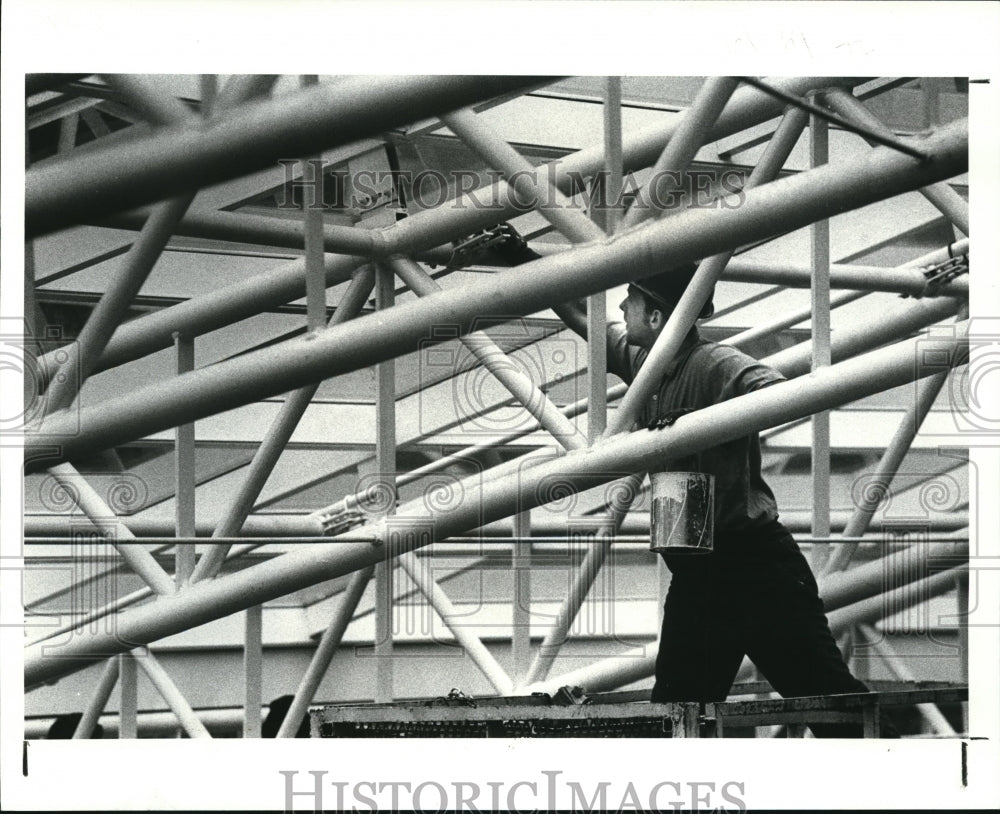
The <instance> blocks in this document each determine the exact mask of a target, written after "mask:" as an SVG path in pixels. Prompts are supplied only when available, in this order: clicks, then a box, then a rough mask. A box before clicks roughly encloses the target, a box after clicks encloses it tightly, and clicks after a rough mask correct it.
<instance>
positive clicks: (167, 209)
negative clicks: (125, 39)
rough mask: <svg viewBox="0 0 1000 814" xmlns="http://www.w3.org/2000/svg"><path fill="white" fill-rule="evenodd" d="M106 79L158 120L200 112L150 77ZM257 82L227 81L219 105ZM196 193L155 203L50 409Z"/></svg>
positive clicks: (73, 385) (95, 352) (73, 351)
mask: <svg viewBox="0 0 1000 814" xmlns="http://www.w3.org/2000/svg"><path fill="white" fill-rule="evenodd" d="M108 80H109V83H110V84H111V85H112V87H115V88H116V89H117V90H118V91H119V92H120V93H122V94H123V95H124V96H125V97H126V98H127V99H128V100H129V101H130V102H132V103H133V104H134V105H135V106H136V107H138V108H139V109H140V110H141V111H142V112H143V113H145V114H146V115H147V116H148V117H149V119H150V120H151V121H153V122H154V123H156V124H171V123H181V122H185V121H188V120H190V119H194V118H196V117H195V116H194V114H192V113H191V112H190V111H189V110H188V108H187V106H186V105H184V104H183V103H182V102H180V101H179V100H177V99H175V98H173V97H165V96H163V95H162V94H159V93H157V92H156V91H157V89H156V88H155V87H152V86H151V83H150V82H149V80H147V79H144V78H141V77H135V76H111V77H108ZM257 88H258V86H257V85H256V84H254V83H249V82H241V83H236V84H233V85H231V86H229V87H227V89H226V91H224V93H223V96H222V98H221V100H220V108H221V109H223V110H224V109H231V108H232V107H234V106H235V105H238V104H240V103H242V102H243V101H245V100H246V99H248V98H250V96H251V95H252V94H253V93H254V92H255V91H256V90H257ZM194 197H195V193H193V192H192V193H185V194H184V195H181V196H179V197H177V198H174V199H172V200H169V201H165V202H163V203H160V204H157V205H156V206H155V207H154V209H153V211H152V212H151V214H150V216H149V218H148V219H147V220H146V222H145V223H144V224H143V226H142V229H141V231H140V232H139V236H138V238H137V239H136V241H135V243H133V244H132V246H131V248H130V249H129V250H128V253H127V254H126V255H125V259H124V261H123V263H122V264H121V266H119V267H118V269H117V270H116V271H115V274H114V277H113V279H112V280H110V281H109V284H108V287H107V288H106V290H105V291H104V293H103V294H102V295H101V299H100V301H99V302H98V303H97V306H96V307H95V308H94V310H93V311H92V312H91V314H90V316H89V317H88V319H87V322H86V324H85V325H84V326H83V329H82V330H81V331H80V335H79V336H78V337H77V339H76V341H75V342H71V343H70V344H69V345H67V346H66V348H64V349H62V350H63V351H65V352H66V353H68V354H69V358H68V359H67V361H66V362H65V363H64V364H63V365H62V366H61V367H60V369H59V373H60V375H58V376H56V377H54V379H53V383H52V385H51V387H50V388H49V391H48V392H47V394H46V399H45V406H46V410H47V411H49V412H55V411H57V410H61V409H63V408H64V407H69V406H70V405H71V404H72V403H73V400H74V399H75V398H76V396H77V394H78V393H79V391H80V389H81V388H82V387H83V384H84V382H86V380H87V377H88V376H90V374H91V372H93V370H94V368H95V367H96V365H97V363H98V359H99V358H100V357H101V354H102V353H104V350H105V348H106V347H107V344H108V341H109V340H110V339H111V337H112V335H113V334H114V332H115V329H116V328H117V327H118V325H119V324H120V323H121V321H122V319H123V318H124V317H125V314H126V313H127V312H128V309H129V306H130V305H131V304H132V301H133V300H134V299H135V296H136V294H138V293H139V290H140V289H141V288H142V286H143V284H144V283H145V282H146V279H147V278H148V277H149V274H150V272H152V270H153V267H154V266H155V265H156V263H157V261H158V260H159V258H160V255H161V254H162V253H163V249H164V248H165V247H166V245H167V242H168V241H169V240H170V237H171V235H172V234H173V232H174V229H175V227H176V226H177V224H178V223H179V222H180V220H181V218H182V217H183V216H184V213H185V212H186V211H187V209H188V207H189V206H190V205H191V202H192V201H193V200H194Z"/></svg>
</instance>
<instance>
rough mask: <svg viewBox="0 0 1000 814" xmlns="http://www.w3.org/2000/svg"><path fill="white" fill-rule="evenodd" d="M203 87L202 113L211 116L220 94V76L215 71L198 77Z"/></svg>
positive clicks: (206, 116)
mask: <svg viewBox="0 0 1000 814" xmlns="http://www.w3.org/2000/svg"><path fill="white" fill-rule="evenodd" d="M198 85H199V87H200V88H201V115H202V118H205V119H207V118H210V117H211V115H212V111H213V110H215V100H216V98H218V96H219V77H218V76H216V75H215V74H214V73H203V74H202V75H201V76H200V77H199V79H198Z"/></svg>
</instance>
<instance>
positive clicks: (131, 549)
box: [49, 463, 176, 596]
mask: <svg viewBox="0 0 1000 814" xmlns="http://www.w3.org/2000/svg"><path fill="white" fill-rule="evenodd" d="M49 474H51V475H52V476H53V477H54V478H55V479H56V480H57V481H58V482H59V484H60V485H61V486H62V487H63V489H65V490H66V493H67V494H68V495H69V496H70V497H71V498H72V499H73V501H74V502H75V503H76V504H77V505H78V506H79V507H80V509H81V510H82V511H83V512H84V513H85V514H86V515H87V517H89V518H90V520H91V522H92V523H93V524H94V525H95V526H98V527H99V528H101V529H102V530H110V531H111V533H112V537H111V539H110V540H109V541H108V542H109V543H110V544H111V545H112V546H114V548H115V549H116V550H117V551H118V553H119V554H120V555H121V557H122V559H123V560H124V561H125V562H126V564H127V565H128V566H129V568H131V569H132V570H133V571H135V572H136V573H137V574H138V575H139V576H141V577H142V579H143V580H144V581H145V583H146V584H147V585H148V586H149V587H150V588H152V589H153V590H154V591H155V592H156V593H158V594H160V595H164V596H165V595H170V594H173V593H174V591H175V590H176V586H175V585H174V581H173V580H172V579H171V578H170V577H169V576H168V575H167V572H166V571H164V570H163V568H161V567H160V564H159V563H158V562H157V561H156V560H155V559H153V555H152V554H150V553H149V552H148V551H147V550H146V549H145V548H143V547H142V546H141V545H129V544H128V541H130V540H134V539H135V535H134V534H132V532H130V531H129V530H128V528H127V527H125V526H124V525H123V524H121V523H119V522H118V516H117V515H116V514H115V513H114V511H112V509H111V507H109V506H108V505H107V504H106V503H105V502H104V500H103V499H102V498H101V496H100V495H99V494H98V493H97V492H96V491H95V490H94V489H93V487H91V485H90V484H89V483H88V482H87V479H86V478H85V477H83V475H81V474H80V473H79V472H77V471H76V469H75V468H74V467H73V466H72V465H71V464H68V463H62V464H56V465H55V466H52V467H49ZM119 539H122V540H124V541H125V542H124V543H122V544H119V542H118V540H119Z"/></svg>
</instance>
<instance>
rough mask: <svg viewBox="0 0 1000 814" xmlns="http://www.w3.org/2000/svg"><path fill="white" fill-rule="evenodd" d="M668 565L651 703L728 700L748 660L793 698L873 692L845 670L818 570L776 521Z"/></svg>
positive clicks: (826, 732) (825, 733) (829, 727)
mask: <svg viewBox="0 0 1000 814" xmlns="http://www.w3.org/2000/svg"><path fill="white" fill-rule="evenodd" d="M665 559H666V561H667V565H668V567H669V568H670V571H671V580H670V589H669V590H668V591H667V598H666V602H665V604H664V615H663V630H662V632H661V635H660V649H659V653H658V655H657V659H656V684H655V685H654V687H653V700H654V701H703V702H707V701H724V700H725V699H726V696H727V694H728V692H729V689H730V687H731V686H732V683H733V680H734V679H735V677H736V673H737V671H738V670H739V667H740V664H741V662H742V661H743V657H744V656H749V658H750V660H751V661H752V662H753V663H754V664H755V665H756V666H757V668H758V669H759V670H760V671H761V673H763V675H764V677H765V678H767V680H768V681H769V682H770V684H771V686H772V687H774V689H775V690H777V691H778V693H780V694H781V695H782V696H784V697H786V698H787V697H793V696H803V695H828V694H835V693H857V692H868V688H867V687H866V686H865V685H864V684H863V683H862V682H860V681H858V679H856V678H855V677H854V676H852V675H851V673H850V671H849V670H848V669H847V665H846V664H844V660H843V658H842V657H841V654H840V651H839V650H838V648H837V644H836V642H835V641H834V638H833V635H832V634H831V633H830V627H829V625H828V624H827V621H826V615H825V614H824V611H823V603H822V600H820V598H819V592H818V588H817V586H816V580H815V579H814V577H813V574H812V570H811V569H810V568H809V564H808V563H807V562H806V559H805V557H803V556H802V553H801V552H800V551H799V548H798V545H797V544H796V543H795V540H794V539H793V538H792V536H791V535H790V534H789V533H788V531H787V530H786V529H785V528H784V527H783V526H781V525H780V524H779V523H777V522H775V523H773V524H772V525H769V526H768V527H766V529H763V530H761V531H760V532H757V533H755V534H753V535H744V536H742V537H741V538H726V537H722V538H717V540H716V548H715V551H714V552H712V553H711V554H704V555H698V554H695V555H686V556H685V555H681V556H679V557H678V556H672V555H667V556H666V557H665ZM889 728H890V731H889V732H886V733H885V734H886V735H887V736H890V737H891V736H892V734H893V733H892V730H891V725H890V727H889ZM811 729H812V730H813V734H814V735H816V736H817V737H861V736H862V734H863V733H862V728H861V726H860V725H854V724H815V725H813V726H812V727H811Z"/></svg>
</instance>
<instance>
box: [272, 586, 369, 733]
mask: <svg viewBox="0 0 1000 814" xmlns="http://www.w3.org/2000/svg"><path fill="white" fill-rule="evenodd" d="M374 573H375V568H374V567H369V568H363V569H362V570H360V571H355V572H354V574H353V575H352V576H351V581H350V582H349V583H348V584H347V588H345V589H344V593H343V596H342V597H341V599H340V604H339V605H338V606H337V612H336V613H335V614H334V615H333V618H332V619H330V624H329V625H328V626H327V628H326V630H324V631H323V636H322V637H321V638H320V641H319V644H318V645H317V646H316V652H315V653H313V657H312V659H311V660H310V661H309V666H308V667H307V668H306V672H305V675H303V676H302V680H301V681H300V682H299V686H298V689H297V690H296V691H295V698H294V699H293V700H292V704H291V706H290V707H289V708H288V712H287V713H286V714H285V720H283V721H282V722H281V727H280V728H279V729H278V735H277V737H279V738H292V737H294V736H295V733H296V732H298V731H299V725H300V724H301V723H302V720H303V719H304V718H305V716H306V713H307V712H308V711H309V705H310V704H311V703H312V700H313V698H314V697H315V695H316V690H318V689H319V685H320V682H321V681H322V680H323V676H324V675H325V674H326V671H327V670H328V669H329V667H330V662H331V661H332V660H333V656H334V654H335V653H336V652H337V648H338V647H339V646H340V642H341V640H342V639H343V638H344V633H345V631H346V630H347V626H348V625H349V624H350V623H351V619H352V617H353V616H354V612H355V611H356V610H357V608H358V603H359V602H360V601H361V597H362V596H363V595H364V593H365V589H366V588H367V587H368V583H369V582H371V578H372V574H374Z"/></svg>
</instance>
